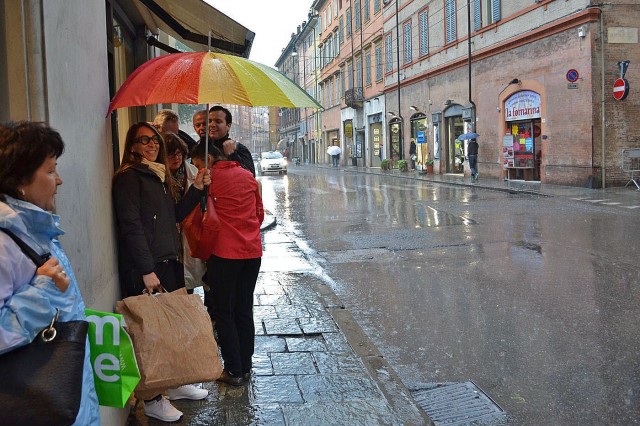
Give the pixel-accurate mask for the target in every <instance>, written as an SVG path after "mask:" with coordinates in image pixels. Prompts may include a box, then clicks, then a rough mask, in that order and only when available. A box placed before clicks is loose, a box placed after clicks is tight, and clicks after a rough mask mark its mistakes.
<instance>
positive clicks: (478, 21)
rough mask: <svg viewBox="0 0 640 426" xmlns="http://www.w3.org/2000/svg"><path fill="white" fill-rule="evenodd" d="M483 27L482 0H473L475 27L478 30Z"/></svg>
mask: <svg viewBox="0 0 640 426" xmlns="http://www.w3.org/2000/svg"><path fill="white" fill-rule="evenodd" d="M480 28H482V2H481V1H480V0H473V29H474V30H476V31H478V30H479V29H480Z"/></svg>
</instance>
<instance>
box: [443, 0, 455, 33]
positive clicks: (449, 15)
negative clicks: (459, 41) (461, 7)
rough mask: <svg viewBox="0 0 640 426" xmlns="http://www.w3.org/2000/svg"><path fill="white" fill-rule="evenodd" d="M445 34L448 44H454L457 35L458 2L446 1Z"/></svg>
mask: <svg viewBox="0 0 640 426" xmlns="http://www.w3.org/2000/svg"><path fill="white" fill-rule="evenodd" d="M445 2H446V4H445V28H446V30H445V32H446V41H447V43H451V42H454V41H455V40H456V38H457V34H456V26H457V22H456V0H445Z"/></svg>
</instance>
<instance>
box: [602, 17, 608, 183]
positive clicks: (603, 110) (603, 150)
mask: <svg viewBox="0 0 640 426" xmlns="http://www.w3.org/2000/svg"><path fill="white" fill-rule="evenodd" d="M603 15H604V12H603V10H602V8H600V63H601V65H602V70H601V73H602V78H601V80H602V87H601V91H602V96H601V98H602V99H601V101H600V110H601V114H602V124H601V126H602V160H601V161H602V170H601V175H602V176H601V179H602V189H604V188H605V183H604V182H605V171H604V166H605V164H604V157H605V136H606V129H605V124H606V120H607V117H606V114H605V109H604V108H605V105H604V99H605V98H604V17H603Z"/></svg>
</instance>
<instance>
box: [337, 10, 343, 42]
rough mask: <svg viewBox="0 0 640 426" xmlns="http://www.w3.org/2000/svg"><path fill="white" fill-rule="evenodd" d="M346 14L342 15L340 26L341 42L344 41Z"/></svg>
mask: <svg viewBox="0 0 640 426" xmlns="http://www.w3.org/2000/svg"><path fill="white" fill-rule="evenodd" d="M343 18H344V16H342V15H340V24H339V26H338V32H339V34H340V44H342V43H344V19H343Z"/></svg>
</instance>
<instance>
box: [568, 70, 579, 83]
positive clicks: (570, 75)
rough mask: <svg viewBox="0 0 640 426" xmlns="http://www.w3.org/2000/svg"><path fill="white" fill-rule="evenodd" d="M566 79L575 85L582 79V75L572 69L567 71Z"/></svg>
mask: <svg viewBox="0 0 640 426" xmlns="http://www.w3.org/2000/svg"><path fill="white" fill-rule="evenodd" d="M566 77H567V81H569V83H575V82H576V81H578V79H579V78H580V73H579V72H578V70H574V69H570V70H569V71H567V75H566Z"/></svg>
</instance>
